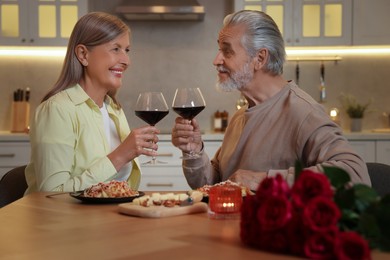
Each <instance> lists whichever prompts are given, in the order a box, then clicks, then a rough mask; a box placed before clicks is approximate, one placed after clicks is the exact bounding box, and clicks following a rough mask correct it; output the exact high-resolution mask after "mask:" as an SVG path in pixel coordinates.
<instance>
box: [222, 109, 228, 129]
mask: <svg viewBox="0 0 390 260" xmlns="http://www.w3.org/2000/svg"><path fill="white" fill-rule="evenodd" d="M221 119H222V120H221V121H222V129H221V130H222V132H225V130H226V127H227V125H228V123H229V113H228V112H227V111H226V110H224V111H223V112H222V113H221Z"/></svg>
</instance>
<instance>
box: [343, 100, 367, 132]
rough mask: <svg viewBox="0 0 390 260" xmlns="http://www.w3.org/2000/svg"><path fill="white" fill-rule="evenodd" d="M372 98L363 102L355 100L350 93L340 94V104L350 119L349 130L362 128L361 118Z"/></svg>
mask: <svg viewBox="0 0 390 260" xmlns="http://www.w3.org/2000/svg"><path fill="white" fill-rule="evenodd" d="M371 102H372V100H371V99H370V101H368V102H367V103H365V104H361V103H359V102H358V101H357V99H356V97H355V96H353V95H350V94H342V95H341V105H342V106H343V108H344V109H345V112H346V113H347V115H348V117H349V118H350V119H351V132H360V131H361V129H362V119H363V117H364V113H365V112H366V110H367V108H368V106H369V105H370V104H371Z"/></svg>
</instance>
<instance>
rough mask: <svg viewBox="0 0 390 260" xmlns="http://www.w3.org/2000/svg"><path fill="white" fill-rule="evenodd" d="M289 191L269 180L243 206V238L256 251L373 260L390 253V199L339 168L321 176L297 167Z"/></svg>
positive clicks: (279, 179)
mask: <svg viewBox="0 0 390 260" xmlns="http://www.w3.org/2000/svg"><path fill="white" fill-rule="evenodd" d="M296 169H297V170H296V176H295V178H296V179H295V183H294V185H293V186H292V187H291V188H290V187H289V186H288V185H287V183H286V181H285V180H284V179H283V178H282V177H281V176H280V175H277V176H276V177H273V178H267V179H265V180H264V181H263V182H262V183H261V184H260V185H259V187H258V190H257V192H256V194H255V195H252V196H246V197H245V199H244V201H243V204H242V208H241V223H240V225H241V232H240V237H241V240H242V241H243V242H244V243H245V244H247V245H249V246H252V247H256V248H259V249H261V250H267V251H272V252H277V253H283V254H293V255H298V256H303V257H308V258H311V259H370V248H378V249H379V250H384V251H388V250H389V249H390V228H389V227H388V226H389V225H388V224H387V223H386V221H387V222H388V221H389V220H390V195H388V196H385V197H383V198H379V196H378V195H377V194H376V192H375V191H374V190H373V189H372V188H370V187H368V186H366V185H363V184H355V185H351V184H350V177H349V175H348V174H347V173H346V172H345V171H343V170H341V169H339V168H335V167H325V168H324V173H325V174H318V173H315V172H312V171H309V170H302V167H300V165H299V164H297V167H296Z"/></svg>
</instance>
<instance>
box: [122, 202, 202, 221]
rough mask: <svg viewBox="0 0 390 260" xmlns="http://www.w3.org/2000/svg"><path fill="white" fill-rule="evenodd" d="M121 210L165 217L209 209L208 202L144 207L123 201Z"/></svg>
mask: <svg viewBox="0 0 390 260" xmlns="http://www.w3.org/2000/svg"><path fill="white" fill-rule="evenodd" d="M118 207H119V212H120V213H122V214H126V215H130V216H136V217H142V218H165V217H173V216H179V215H186V214H194V213H201V212H206V211H207V208H208V206H207V203H204V202H197V203H195V204H194V205H191V206H183V207H180V206H175V207H171V208H169V207H164V206H150V207H143V206H140V205H134V204H133V203H122V204H119V205H118Z"/></svg>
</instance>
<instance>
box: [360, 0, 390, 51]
mask: <svg viewBox="0 0 390 260" xmlns="http://www.w3.org/2000/svg"><path fill="white" fill-rule="evenodd" d="M389 11H390V1H389V0H370V1H367V0H354V2H353V25H352V28H353V39H352V41H353V44H354V45H370V44H371V45H379V44H390V30H389V28H388V27H387V26H388V25H389V24H390V15H389Z"/></svg>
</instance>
